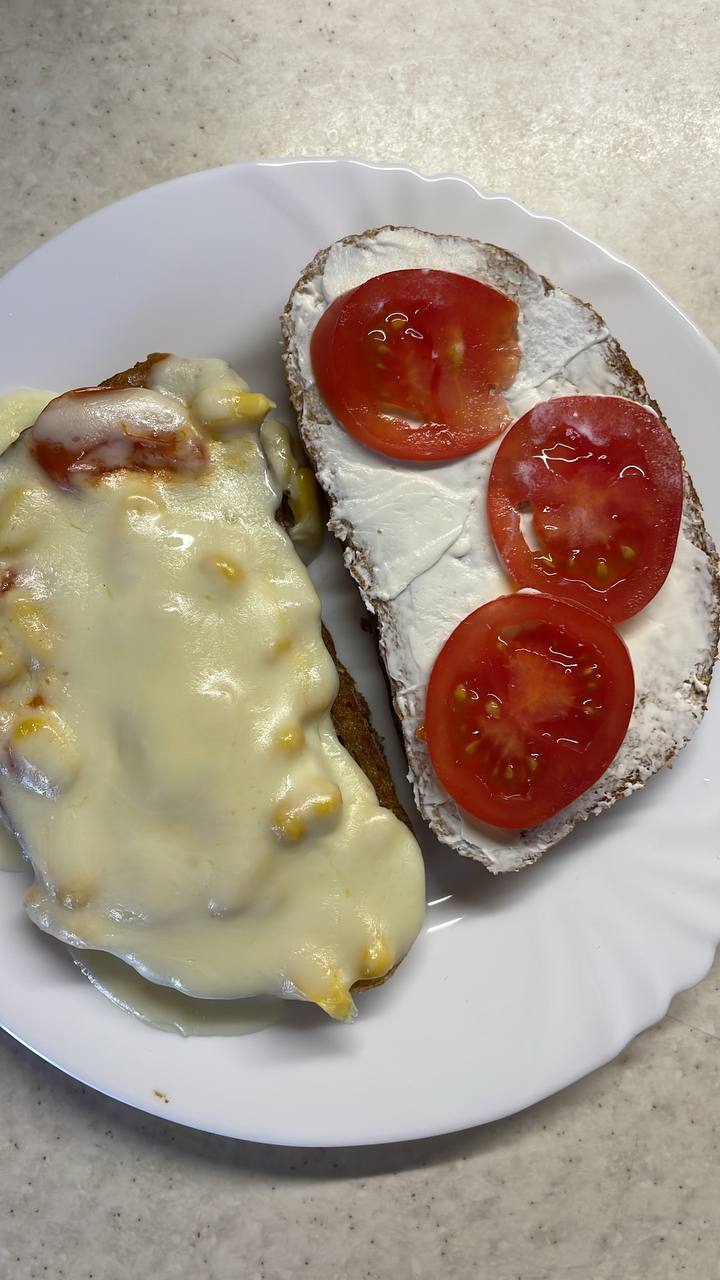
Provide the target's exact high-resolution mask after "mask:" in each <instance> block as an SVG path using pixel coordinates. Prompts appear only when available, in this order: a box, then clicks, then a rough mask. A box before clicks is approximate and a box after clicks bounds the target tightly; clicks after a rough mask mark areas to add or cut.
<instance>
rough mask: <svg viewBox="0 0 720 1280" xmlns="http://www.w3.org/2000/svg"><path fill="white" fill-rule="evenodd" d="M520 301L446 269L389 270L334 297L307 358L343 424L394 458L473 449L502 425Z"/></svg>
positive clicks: (516, 358)
mask: <svg viewBox="0 0 720 1280" xmlns="http://www.w3.org/2000/svg"><path fill="white" fill-rule="evenodd" d="M517 316H518V308H517V306H516V304H515V303H514V302H512V301H511V299H510V298H507V297H505V295H504V294H502V293H499V292H498V291H497V289H492V288H490V286H489V285H485V284H480V283H479V281H477V280H472V279H470V277H469V276H460V275H456V274H454V273H453V272H450V271H426V270H408V271H388V272H386V273H385V274H384V275H381V276H375V277H374V278H373V279H372V280H368V281H366V283H365V284H362V285H360V286H359V287H358V288H357V289H353V290H351V291H350V292H349V293H346V294H343V295H342V296H341V297H339V298H337V299H336V300H335V301H334V302H333V303H332V305H331V306H330V307H328V309H327V311H325V312H324V313H323V315H322V317H321V318H320V320H319V322H318V324H317V327H316V329H315V332H314V334H313V337H312V342H311V348H310V351H311V358H312V365H313V371H314V374H315V380H316V382H317V385H318V389H319V391H320V394H321V395H322V397H323V399H324V400H325V403H326V404H327V406H328V408H329V409H330V411H331V413H332V414H333V415H334V417H335V418H337V420H338V422H340V423H341V425H342V426H343V427H344V428H345V430H346V431H347V432H348V433H349V434H350V435H352V436H354V437H355V438H356V439H357V440H360V441H362V443H363V444H365V445H367V446H368V447H369V448H371V449H375V450H376V451H377V452H378V453H383V454H387V455H388V456H389V457H392V458H410V459H416V460H423V459H429V460H441V459H443V458H456V457H460V456H462V455H463V454H467V453H473V452H474V451H475V450H476V449H479V448H481V446H482V445H484V444H487V442H488V441H489V440H492V439H493V438H494V437H495V436H497V435H499V434H500V432H501V431H503V430H504V429H505V427H506V426H507V425H508V422H509V421H510V414H509V411H508V408H507V405H506V404H505V401H504V400H503V398H502V396H501V395H500V391H501V390H502V389H503V388H504V387H507V386H509V385H510V383H511V382H512V381H513V379H514V377H515V374H516V372H517V368H518V364H519V362H520V349H519V347H518V342H517Z"/></svg>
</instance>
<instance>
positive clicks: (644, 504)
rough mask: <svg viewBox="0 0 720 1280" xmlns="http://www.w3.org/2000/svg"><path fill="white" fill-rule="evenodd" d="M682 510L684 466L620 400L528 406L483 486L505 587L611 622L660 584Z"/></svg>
mask: <svg viewBox="0 0 720 1280" xmlns="http://www.w3.org/2000/svg"><path fill="white" fill-rule="evenodd" d="M682 502H683V476H682V463H681V460H680V454H679V451H678V448H677V445H676V444H675V441H674V440H673V438H672V436H671V435H670V432H669V431H668V429H667V427H666V426H665V424H664V423H663V422H662V421H661V419H660V418H658V417H657V415H656V414H654V413H652V412H651V410H650V409H646V408H645V407H644V406H642V405H639V404H636V403H635V402H634V401H631V400H624V399H621V398H620V397H618V396H563V397H560V398H558V399H556V400H548V401H545V402H544V403H542V404H539V405H536V406H535V407H534V408H533V409H531V410H530V411H529V412H528V413H526V414H525V415H524V417H522V418H520V419H519V421H518V422H516V423H515V425H514V426H513V427H512V428H511V429H510V431H509V432H508V433H507V435H506V437H505V439H504V440H503V442H502V444H501V445H500V448H499V449H498V452H497V455H496V457H495V461H494V463H493V467H492V471H491V474H490V481H489V485H488V514H489V518H490V525H491V528H492V532H493V537H494V539H495V544H496V546H497V549H498V552H499V554H500V556H501V558H502V559H503V561H504V562H505V565H506V566H507V569H508V571H509V573H510V575H511V577H512V579H513V581H514V583H515V584H516V585H517V586H523V587H534V588H535V589H536V590H539V591H548V592H551V593H552V594H553V595H556V596H561V597H562V598H563V599H567V600H574V601H576V602H577V603H578V604H584V605H586V606H587V607H588V608H590V609H595V610H596V611H597V612H598V613H602V614H603V616H604V617H606V618H610V619H611V620H612V621H614V622H618V621H621V620H622V619H624V618H629V617H632V615H633V614H635V613H637V612H638V611H639V610H640V609H642V608H643V607H644V606H645V605H646V604H647V603H648V602H649V601H650V600H651V599H652V597H653V596H654V595H655V594H656V593H657V591H659V589H660V587H661V586H662V584H663V582H664V581H665V578H666V577H667V575H668V572H669V570H670V566H671V564H672V561H673V556H674V554H675V547H676V544H677V538H678V532H679V529H680V520H681V516H682Z"/></svg>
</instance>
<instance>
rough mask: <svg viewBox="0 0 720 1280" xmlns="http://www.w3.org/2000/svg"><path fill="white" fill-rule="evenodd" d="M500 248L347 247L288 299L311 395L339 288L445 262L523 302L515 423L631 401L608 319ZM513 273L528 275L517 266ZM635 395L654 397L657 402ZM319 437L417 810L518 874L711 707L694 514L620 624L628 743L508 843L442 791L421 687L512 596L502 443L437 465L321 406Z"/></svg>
mask: <svg viewBox="0 0 720 1280" xmlns="http://www.w3.org/2000/svg"><path fill="white" fill-rule="evenodd" d="M496 254H497V251H494V250H493V248H492V246H489V247H488V246H483V245H479V244H477V243H474V242H472V241H468V240H462V239H459V238H456V237H452V236H447V237H441V236H431V235H427V234H425V233H423V232H418V231H414V230H412V229H410V228H385V229H383V230H382V231H380V232H379V234H377V235H376V236H370V237H367V238H363V237H360V238H359V239H358V240H354V241H350V242H348V241H345V242H339V243H338V244H336V245H334V246H333V247H332V248H331V249H330V251H329V253H328V256H327V259H326V261H325V265H324V268H323V270H322V272H319V273H318V274H316V275H315V276H312V277H310V278H308V279H307V280H305V281H304V282H303V283H302V285H301V286H300V287H299V288H298V289H297V290H296V291H295V293H294V294H293V296H292V298H291V302H290V316H289V319H290V328H291V333H292V352H293V356H294V358H295V360H296V362H297V367H298V371H299V374H300V377H301V379H302V382H303V384H304V387H305V389H306V391H309V392H311V393H313V392H314V379H313V374H312V365H311V360H310V339H311V337H312V333H313V330H314V328H315V325H316V324H317V321H318V319H319V317H320V316H321V315H322V313H323V312H324V310H325V309H326V308H327V307H328V306H329V305H330V303H331V302H333V300H334V299H335V298H336V297H338V296H339V295H340V294H342V293H344V292H346V291H347V290H348V289H352V288H355V287H357V286H358V285H360V284H362V283H363V282H364V281H365V280H368V279H370V278H371V277H373V276H376V275H378V274H380V273H382V272H385V271H393V270H397V269H404V268H408V267H419V268H436V269H442V270H445V271H455V272H459V273H461V274H465V275H468V276H472V277H474V278H476V279H479V280H482V281H483V282H485V283H487V284H490V285H493V286H495V287H496V288H498V289H500V290H501V291H502V292H504V293H507V294H509V295H510V296H512V297H513V298H515V300H516V301H517V302H518V303H519V306H520V318H519V325H518V333H519V339H520V347H521V352H522V358H521V363H520V367H519V370H518V373H517V376H516V379H515V381H514V383H513V385H512V386H511V387H510V388H509V389H508V390H506V391H504V392H503V395H504V398H505V400H506V401H507V403H508V405H509V407H510V409H511V412H512V414H513V416H514V417H520V416H521V415H522V414H523V413H525V412H526V411H527V410H528V409H529V408H531V407H532V406H533V405H534V404H536V403H538V402H539V401H541V400H546V399H549V398H551V397H553V396H562V395H572V394H576V393H581V394H587V395H590V394H593V395H613V394H615V395H618V394H620V395H624V394H627V391H626V389H625V388H624V387H622V385H621V381H620V379H619V377H618V374H617V372H616V371H615V361H614V359H613V354H612V353H613V347H614V344H613V340H612V338H611V336H610V334H609V333H608V330H607V329H606V327H605V325H604V324H603V322H602V321H601V319H600V317H599V316H597V315H596V313H595V312H593V311H592V310H591V309H590V308H588V307H585V306H583V305H582V304H580V303H579V302H578V301H577V300H576V299H575V298H573V297H571V296H570V295H569V294H566V293H564V292H563V291H562V290H554V289H551V288H550V287H549V286H548V285H547V282H545V281H543V280H542V278H541V277H540V276H537V275H535V274H534V273H533V272H531V271H530V270H529V269H528V268H524V267H523V264H519V263H518V262H517V260H516V259H512V258H508V257H507V255H504V256H503V259H502V261H501V262H499V261H498V259H497V257H496V256H495V255H496ZM513 264H516V265H513ZM642 392H643V394H642V395H641V396H638V398H641V399H643V400H644V401H647V394H646V393H645V392H644V388H642ZM313 413H314V414H317V415H319V416H320V418H321V419H322V425H321V427H320V428H319V430H318V429H312V428H310V429H308V428H307V425H306V428H305V433H306V443H307V444H308V447H309V448H310V449H311V451H312V452H313V455H314V462H315V464H316V473H317V476H318V479H319V481H320V483H321V484H322V486H323V488H325V489H326V491H327V492H328V493H329V495H330V497H331V521H330V527H331V529H332V530H333V531H334V532H335V534H336V535H337V536H338V538H340V539H341V541H343V542H344V543H345V544H346V550H345V561H346V564H347V566H348V568H349V569H350V571H351V573H352V574H353V576H354V577H355V579H356V581H357V583H358V585H359V587H360V590H361V593H362V595H363V598H364V600H365V603H366V604H367V606H368V608H370V609H371V610H372V611H373V612H376V613H377V614H378V620H379V624H380V646H381V649H382V653H383V657H384V660H385V663H386V666H387V669H388V673H389V675H390V678H391V682H392V688H393V697H394V701H395V705H396V708H397V710H398V713H399V718H400V720H401V723H402V729H403V734H404V738H405V747H406V752H407V755H408V760H409V764H410V772H409V775H408V776H409V780H410V781H411V783H412V784H413V787H414V790H415V796H416V799H417V802H418V806H419V808H420V810H421V812H422V813H423V814H424V815H425V817H426V818H428V820H429V821H430V823H431V825H432V826H433V829H434V830H435V831H436V833H437V834H438V835H439V837H440V839H441V840H443V841H444V842H445V843H447V844H449V845H452V846H453V847H454V848H456V849H458V851H459V852H461V853H464V854H466V855H468V856H471V857H477V856H481V857H482V860H483V861H485V862H486V864H487V865H488V866H489V867H490V868H491V869H492V870H502V871H506V870H513V869H516V868H517V867H519V866H521V865H523V863H524V862H526V861H528V859H529V858H530V857H532V856H533V855H536V854H537V853H538V852H540V851H542V850H543V849H544V848H546V847H547V846H548V844H551V843H553V842H554V840H556V839H558V838H559V836H560V835H562V834H564V832H565V831H566V830H569V828H570V826H571V825H572V822H573V820H574V815H575V813H581V812H582V813H583V814H584V815H585V816H586V815H587V813H588V812H592V811H593V810H594V809H595V808H596V807H597V806H598V805H601V804H602V802H603V800H604V799H605V797H607V795H608V788H609V789H610V791H612V790H613V789H614V787H615V786H616V785H617V781H616V780H618V781H619V780H623V779H627V778H630V777H632V778H633V779H634V781H633V782H632V784H630V789H633V787H635V786H640V785H641V784H642V782H643V781H645V780H646V778H647V777H648V776H649V775H650V774H651V773H653V772H654V771H655V769H656V768H657V767H658V766H659V763H662V762H664V760H665V758H666V757H667V756H668V754H672V753H673V751H674V750H676V749H677V748H678V746H680V745H682V744H683V742H685V741H686V740H687V738H688V737H689V736H690V734H691V733H692V731H693V729H694V727H695V725H696V723H697V721H698V720H699V718H700V716H701V714H702V703H701V700H698V699H697V698H692V697H684V696H683V690H688V689H689V688H690V687H691V686H692V685H693V680H694V673H695V671H696V669H702V667H703V665H704V664H706V663H707V659H708V653H709V650H710V649H711V648H713V649H714V639H713V637H712V622H711V619H712V615H713V607H714V606H713V587H712V573H713V571H712V566H711V564H710V562H709V559H708V556H707V555H706V553H705V552H704V551H703V550H701V549H699V548H698V547H697V546H696V545H695V544H694V542H693V540H692V537H691V528H690V526H691V523H692V515H691V512H690V510H689V508H688V507H687V506H686V511H685V516H684V522H683V529H682V530H681V533H680V538H679V541H678V546H677V552H676V556H675V561H674V564H673V567H672V569H671V571H670V575H669V577H668V579H667V581H666V583H665V585H664V586H663V588H662V589H661V591H660V592H659V593H658V595H657V596H656V597H655V599H654V600H653V601H651V603H650V604H649V605H648V606H647V607H646V608H645V609H644V610H643V611H642V613H641V614H640V615H638V616H637V617H636V618H634V619H632V620H631V621H629V622H627V623H625V624H623V626H621V628H620V631H621V633H622V634H623V636H624V638H625V640H626V642H627V644H628V647H629V650H630V654H631V657H632V662H633V667H634V670H635V679H636V686H637V701H636V707H635V710H634V713H633V717H632V720H631V723H630V727H629V730H628V734H627V736H626V739H625V742H624V743H623V746H622V747H621V749H620V752H619V754H618V756H617V757H616V759H615V761H614V762H613V765H612V766H611V768H610V770H609V771H608V774H606V775H605V777H604V778H603V779H601V780H600V781H599V782H598V783H597V784H596V785H595V787H594V788H593V789H592V791H591V792H589V793H586V794H585V795H584V796H582V797H580V799H579V800H578V801H576V802H574V804H573V805H571V806H569V808H568V809H566V810H564V811H563V813H562V814H561V815H558V818H557V819H552V820H551V821H550V822H549V823H545V824H543V825H542V826H541V827H539V828H536V829H534V830H533V831H530V832H525V833H522V834H519V833H517V832H512V833H508V834H507V835H505V834H504V833H502V832H499V831H496V830H493V829H490V828H488V827H486V826H484V825H483V824H480V823H478V822H476V821H475V820H474V819H473V818H471V817H470V815H468V814H467V813H465V812H464V811H462V810H461V809H460V808H459V807H458V805H457V804H456V803H455V801H454V800H453V799H452V797H451V796H449V794H448V793H447V792H446V791H445V789H444V788H443V787H442V785H441V784H440V783H439V781H438V779H437V777H436V775H435V772H434V770H433V769H432V766H431V764H430V761H429V757H428V753H427V748H426V747H425V744H424V742H423V741H422V727H421V726H422V722H423V716H424V701H425V690H426V687H427V683H428V680H429V676H430V672H431V670H432V666H433V663H434V661H435V658H436V657H437V655H438V653H439V651H440V649H441V648H442V646H443V644H444V643H445V641H446V640H447V638H448V636H449V635H450V634H451V632H452V631H453V630H454V628H455V627H456V626H457V624H458V623H459V622H461V621H462V619H463V618H465V617H467V615H468V614H469V613H471V612H472V611H473V610H474V609H476V608H478V607H479V606H480V605H482V604H484V603H486V602H487V601H489V600H492V599H494V598H495V597H497V596H499V595H503V594H505V593H506V592H507V591H508V590H509V589H510V584H509V581H508V578H507V576H506V574H505V572H504V569H503V567H502V565H501V563H500V561H499V560H498V557H497V554H496V551H495V547H494V544H493V541H492V537H491V534H490V529H489V525H488V520H487V515H486V494H487V481H488V476H489V473H490V468H491V466H492V462H493V459H494V456H495V453H496V450H497V447H498V443H499V442H494V443H492V444H491V445H489V446H488V447H486V448H484V449H481V450H480V451H479V452H477V453H475V454H471V455H470V456H469V457H465V458H459V459H457V460H454V461H451V462H444V463H436V464H431V465H424V464H417V463H403V462H400V461H396V460H394V459H391V458H386V457H382V456H380V455H378V454H376V453H373V452H372V451H371V450H369V449H366V448H365V447H363V445H361V444H360V443H358V442H357V441H355V440H354V439H353V438H352V437H350V436H349V435H348V434H347V433H346V432H345V431H343V429H342V428H341V427H340V425H339V424H338V423H337V422H336V421H335V420H334V419H333V418H332V416H331V415H330V414H329V412H328V410H327V409H326V407H325V406H324V405H322V403H321V402H320V401H319V399H317V400H314V401H313Z"/></svg>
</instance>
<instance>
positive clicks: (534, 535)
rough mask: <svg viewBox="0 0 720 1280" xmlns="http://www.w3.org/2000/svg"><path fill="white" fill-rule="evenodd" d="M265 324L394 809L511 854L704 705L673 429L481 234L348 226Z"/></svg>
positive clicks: (666, 746)
mask: <svg viewBox="0 0 720 1280" xmlns="http://www.w3.org/2000/svg"><path fill="white" fill-rule="evenodd" d="M282 332H283V339H284V343H285V361H286V369H287V375H288V382H289V387H290V393H291V397H292V400H293V403H294V406H295V409H296V411H297V414H298V419H299V424H300V431H301V434H302V437H303V441H304V444H305V447H306V449H307V452H308V454H309V456H310V459H311V461H312V464H313V467H314V470H315V473H316V476H317V478H318V480H319V482H320V484H321V485H322V487H323V488H324V490H325V492H326V494H327V496H328V499H329V504H330V513H331V514H330V528H331V530H332V531H333V532H334V533H335V535H336V536H337V537H338V538H339V539H340V540H341V542H342V543H343V544H344V548H345V550H344V556H345V562H346V565H347V567H348V569H349V570H350V572H351V574H352V575H353V577H354V578H355V581H356V582H357V584H358V587H359V589H360V592H361V594H362V597H363V599H364V601H365V604H366V605H367V607H368V609H369V610H370V611H371V612H372V613H373V614H374V615H375V619H376V623H377V639H378V646H379V650H380V654H381V657H382V660H383V662H384V664H385V668H386V670H387V674H388V678H389V682H390V687H391V691H392V697H393V703H394V708H395V712H396V715H397V719H398V722H399V724H400V727H401V729H402V735H403V739H404V745H405V750H406V754H407V759H408V764H409V776H410V780H411V782H412V784H413V788H414V792H415V798H416V801H417V804H418V808H419V810H420V812H421V814H422V815H423V817H424V818H425V819H426V821H427V822H428V823H429V825H430V826H431V828H432V829H433V831H434V832H435V833H436V835H437V836H438V837H439V839H440V840H441V841H443V842H444V843H445V844H448V845H450V846H452V847H453V848H455V849H456V850H457V851H458V852H459V853H460V854H463V855H465V856H467V857H470V858H474V859H477V860H479V861H480V862H482V863H484V865H485V866H486V867H488V868H489V869H490V870H491V871H493V872H504V871H513V870H518V869H520V868H521V867H523V866H525V865H526V864H528V863H530V862H533V861H535V860H536V859H537V858H538V857H539V856H540V855H541V854H542V853H543V852H545V851H546V850H547V849H548V848H550V847H551V846H552V845H554V844H555V843H556V842H557V841H558V840H560V839H561V838H562V837H563V836H565V835H567V834H568V832H570V831H571V830H572V828H573V827H574V826H575V825H576V823H577V822H578V821H579V820H580V819H584V818H587V817H589V816H590V815H591V814H596V813H598V812H600V811H601V810H602V809H605V808H607V807H608V806H609V805H611V804H613V803H614V801H615V800H617V799H619V798H620V797H621V796H625V795H629V794H630V793H631V792H633V791H635V790H636V789H638V788H639V787H641V786H643V785H644V783H645V782H646V781H647V780H648V779H649V778H650V777H651V775H652V774H654V773H655V772H656V771H657V770H659V769H660V768H662V767H663V766H664V765H666V764H669V763H670V762H671V761H672V760H673V758H674V756H675V755H676V754H677V752H678V751H679V750H680V749H681V748H682V747H683V745H684V744H685V743H686V742H687V741H688V739H689V738H690V736H691V734H692V733H693V731H694V729H695V728H696V726H697V724H698V722H699V721H700V719H701V717H702V715H703V713H704V711H705V710H706V707H707V697H708V689H709V684H710V679H711V675H712V669H713V665H714V662H715V658H716V654H717V643H718V615H719V599H720V589H719V579H718V561H717V554H716V551H715V548H714V546H713V543H712V541H711V539H710V536H709V535H708V532H707V530H706V528H705V524H704V521H703V514H702V509H701V506H700V502H699V500H698V497H697V493H696V491H695V488H694V486H693V483H692V480H691V478H690V476H689V475H688V472H687V469H686V467H685V464H684V461H683V459H682V456H681V454H680V451H679V449H678V446H677V444H676V442H675V440H674V438H673V436H672V434H671V433H670V430H669V428H668V426H667V424H666V422H665V420H664V418H663V416H662V413H661V410H660V408H659V407H658V405H657V404H655V403H654V402H653V400H652V399H651V398H650V395H649V393H648V390H647V388H646V386H645V384H644V382H643V380H642V378H641V377H640V375H639V374H638V373H637V372H636V370H635V369H634V368H633V367H632V365H631V363H630V361H629V359H628V357H627V355H626V354H625V352H624V351H623V350H622V348H621V347H620V345H619V343H618V342H617V341H616V340H615V339H614V338H613V336H612V335H611V334H610V332H609V331H608V329H607V327H606V325H605V324H604V322H603V320H602V318H601V317H600V316H599V315H598V314H597V313H596V312H595V311H594V310H593V309H592V308H591V307H590V306H588V305H587V304H586V303H583V302H581V301H579V300H578V299H577V298H574V297H572V296H571V295H569V294H567V293H565V292H564V291H563V290H561V289H558V288H555V287H554V286H553V285H552V284H550V283H549V282H548V281H547V280H546V279H544V278H543V277H541V276H539V275H537V274H536V273H535V272H534V271H533V270H532V269H531V268H530V267H529V266H527V265H526V264H525V263H524V262H522V261H521V260H520V259H518V258H517V257H515V256H513V255H512V254H510V253H508V252H506V251H505V250H503V249H500V248H497V247H496V246H493V245H486V244H481V243H479V242H476V241H472V240H467V239H463V238H460V237H455V236H438V235H432V234H429V233H425V232H421V231H417V230H414V229H412V228H404V227H383V228H380V229H378V230H374V231H369V232H366V233H365V234H363V235H359V236H350V237H348V238H346V239H344V240H341V241H338V242H337V243H336V244H334V245H332V246H331V247H330V248H329V249H326V250H323V251H322V252H321V253H319V254H318V255H317V257H316V258H315V259H314V260H313V262H311V263H310V265H309V266H308V267H307V269H306V270H305V271H304V273H303V275H302V276H301V278H300V280H299V281H298V283H297V285H296V286H295V288H294V289H293V292H292V294H291V296H290V300H289V302H288V305H287V307H286V309H285V311H284V313H283V316H282Z"/></svg>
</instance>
